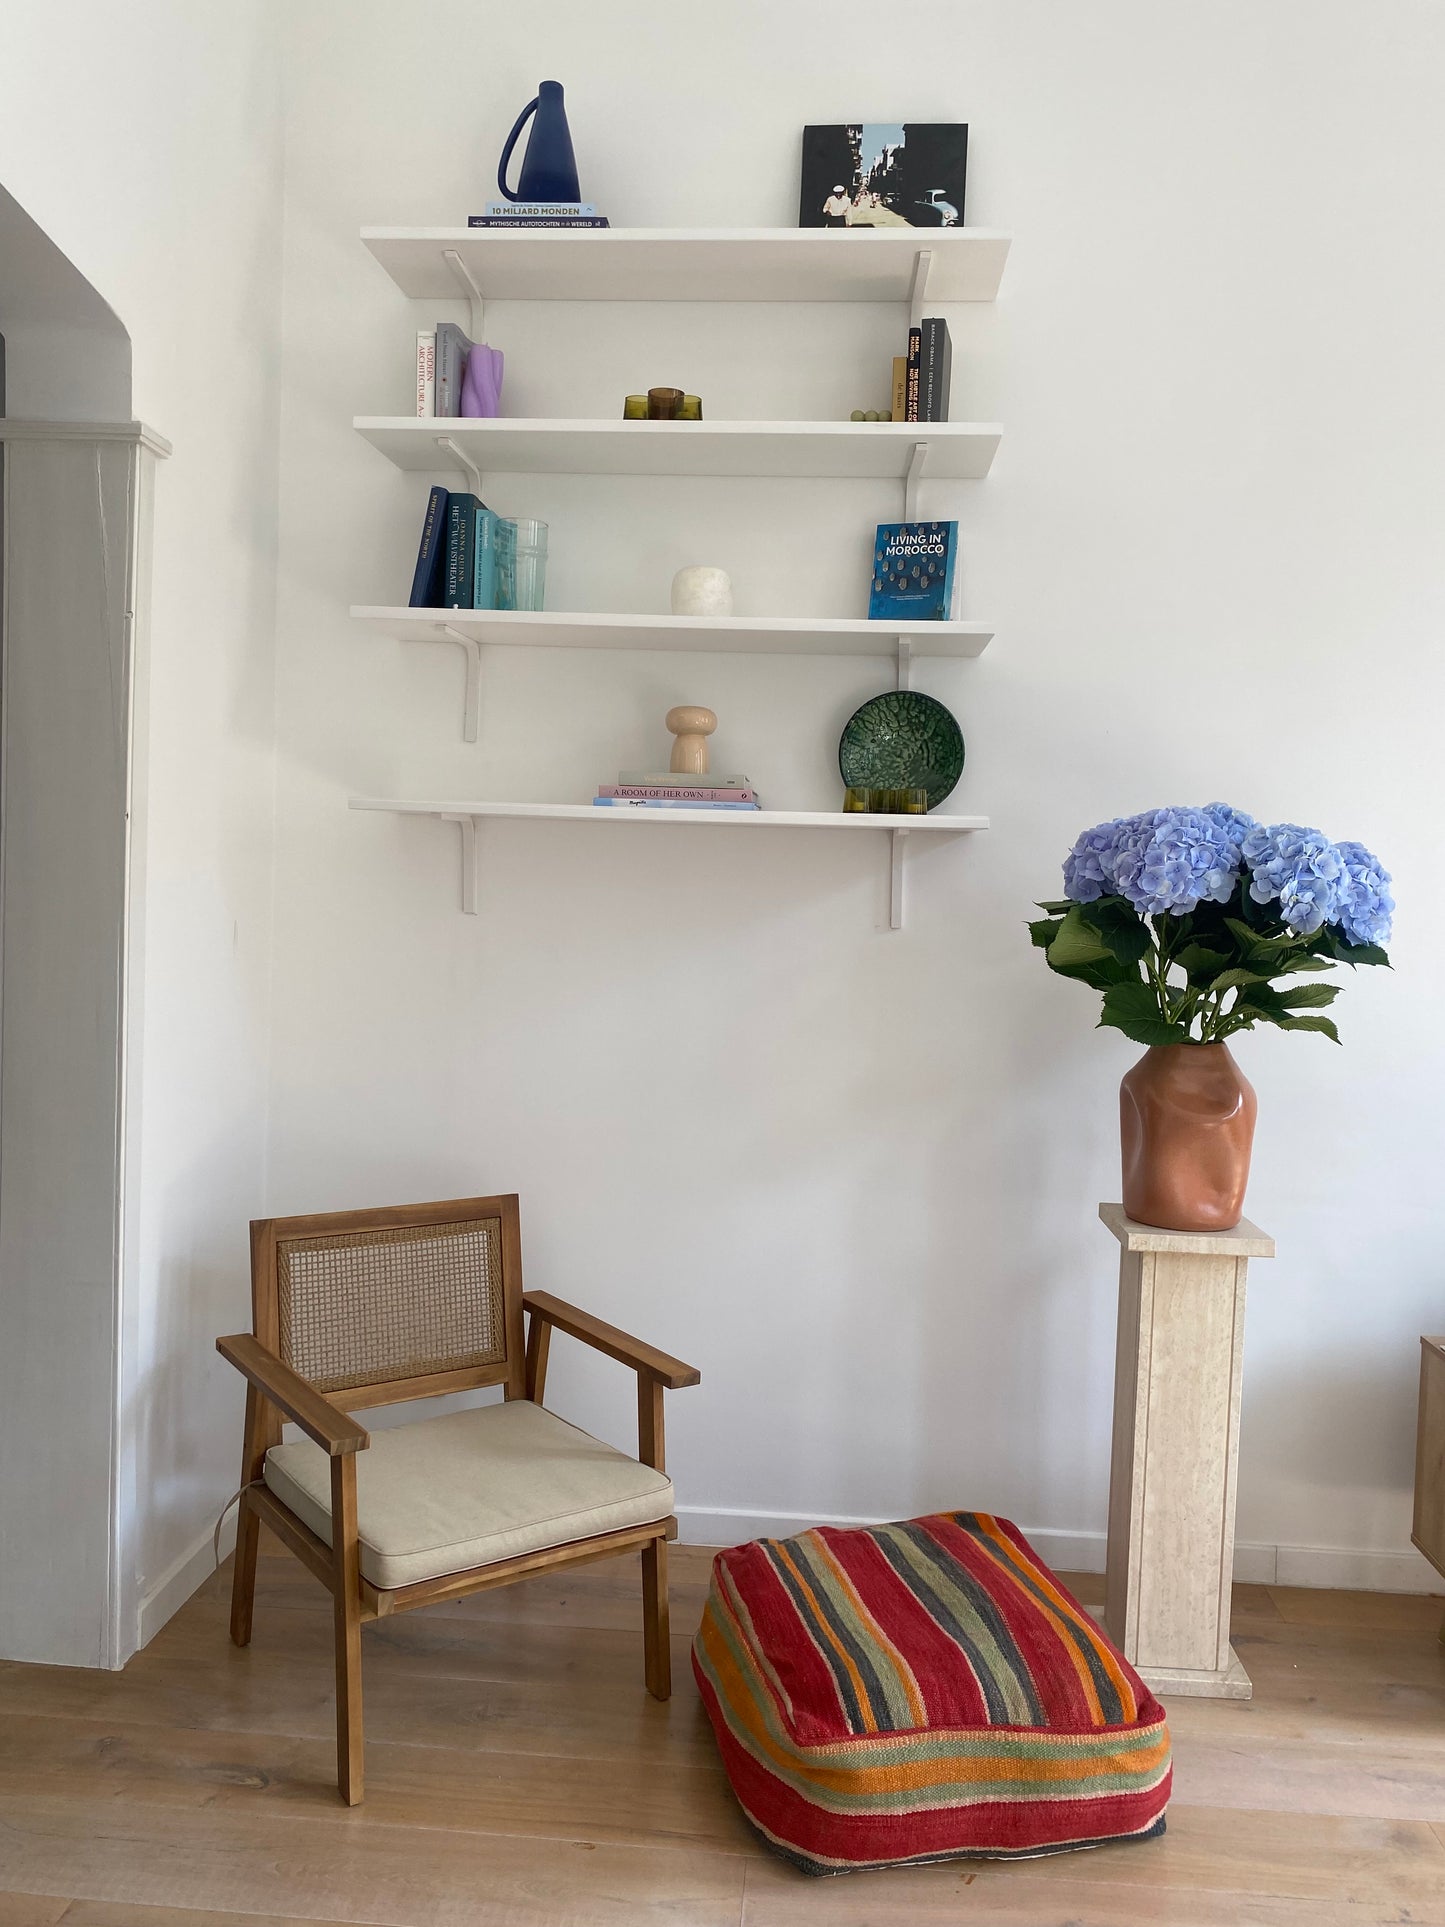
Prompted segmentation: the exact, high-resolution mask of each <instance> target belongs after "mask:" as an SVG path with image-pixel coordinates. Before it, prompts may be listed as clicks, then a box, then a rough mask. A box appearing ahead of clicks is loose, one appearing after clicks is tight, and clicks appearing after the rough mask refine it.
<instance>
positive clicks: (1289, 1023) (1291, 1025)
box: [1275, 1017, 1340, 1044]
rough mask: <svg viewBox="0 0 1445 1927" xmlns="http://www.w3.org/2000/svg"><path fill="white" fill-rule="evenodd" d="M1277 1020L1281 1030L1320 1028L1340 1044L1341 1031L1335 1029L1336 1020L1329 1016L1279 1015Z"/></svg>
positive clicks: (1334, 1041)
mask: <svg viewBox="0 0 1445 1927" xmlns="http://www.w3.org/2000/svg"><path fill="white" fill-rule="evenodd" d="M1275 1022H1276V1023H1277V1024H1278V1025H1279V1028H1280V1029H1281V1030H1320V1031H1323V1032H1324V1034H1325V1036H1326V1037H1328V1038H1329V1039H1330V1041H1331V1043H1334V1044H1338V1043H1339V1041H1340V1033H1339V1032H1338V1031H1337V1030H1336V1029H1335V1026H1334V1020H1333V1019H1332V1018H1329V1017H1278V1018H1276V1019H1275Z"/></svg>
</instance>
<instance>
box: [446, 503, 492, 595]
mask: <svg viewBox="0 0 1445 1927" xmlns="http://www.w3.org/2000/svg"><path fill="white" fill-rule="evenodd" d="M485 507H486V503H485V502H479V501H478V500H477V498H476V496H475V495H453V496H452V498H451V500H450V501H449V502H448V503H447V563H446V575H445V577H444V580H443V583H442V607H443V608H444V609H470V608H471V607H472V555H473V551H474V549H475V547H476V529H477V512H478V510H479V509H484V508H485Z"/></svg>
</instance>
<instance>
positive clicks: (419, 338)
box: [416, 328, 437, 416]
mask: <svg viewBox="0 0 1445 1927" xmlns="http://www.w3.org/2000/svg"><path fill="white" fill-rule="evenodd" d="M416 412H417V414H418V415H419V416H420V415H435V413H436V412H437V331H436V329H435V328H418V329H417V331H416Z"/></svg>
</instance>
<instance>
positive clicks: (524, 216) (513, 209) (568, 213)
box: [467, 201, 610, 228]
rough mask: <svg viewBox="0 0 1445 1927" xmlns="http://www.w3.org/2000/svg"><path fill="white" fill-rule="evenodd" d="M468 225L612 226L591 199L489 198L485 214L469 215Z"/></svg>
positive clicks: (501, 226)
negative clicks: (512, 199) (532, 199)
mask: <svg viewBox="0 0 1445 1927" xmlns="http://www.w3.org/2000/svg"><path fill="white" fill-rule="evenodd" d="M467 226H468V227H494V228H520V227H608V226H610V223H609V221H608V219H607V216H606V215H605V214H599V213H598V212H597V209H596V207H595V206H594V204H593V203H592V202H591V201H488V202H487V211H486V213H485V214H469V215H468V216H467Z"/></svg>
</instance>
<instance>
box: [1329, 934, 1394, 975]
mask: <svg viewBox="0 0 1445 1927" xmlns="http://www.w3.org/2000/svg"><path fill="white" fill-rule="evenodd" d="M1334 952H1335V956H1336V957H1337V958H1338V960H1339V961H1340V962H1341V963H1347V964H1349V965H1350V966H1351V967H1352V968H1353V966H1354V965H1356V964H1383V965H1384V966H1385V968H1386V970H1390V969H1393V967H1394V966H1393V965H1392V964H1391V962H1390V959H1389V956H1388V955H1387V954H1386V952H1385V951H1383V950H1382V949H1381V948H1380V946H1379V944H1377V943H1347V942H1346V941H1345V939H1344V938H1343V937H1336V938H1335V939H1334Z"/></svg>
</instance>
